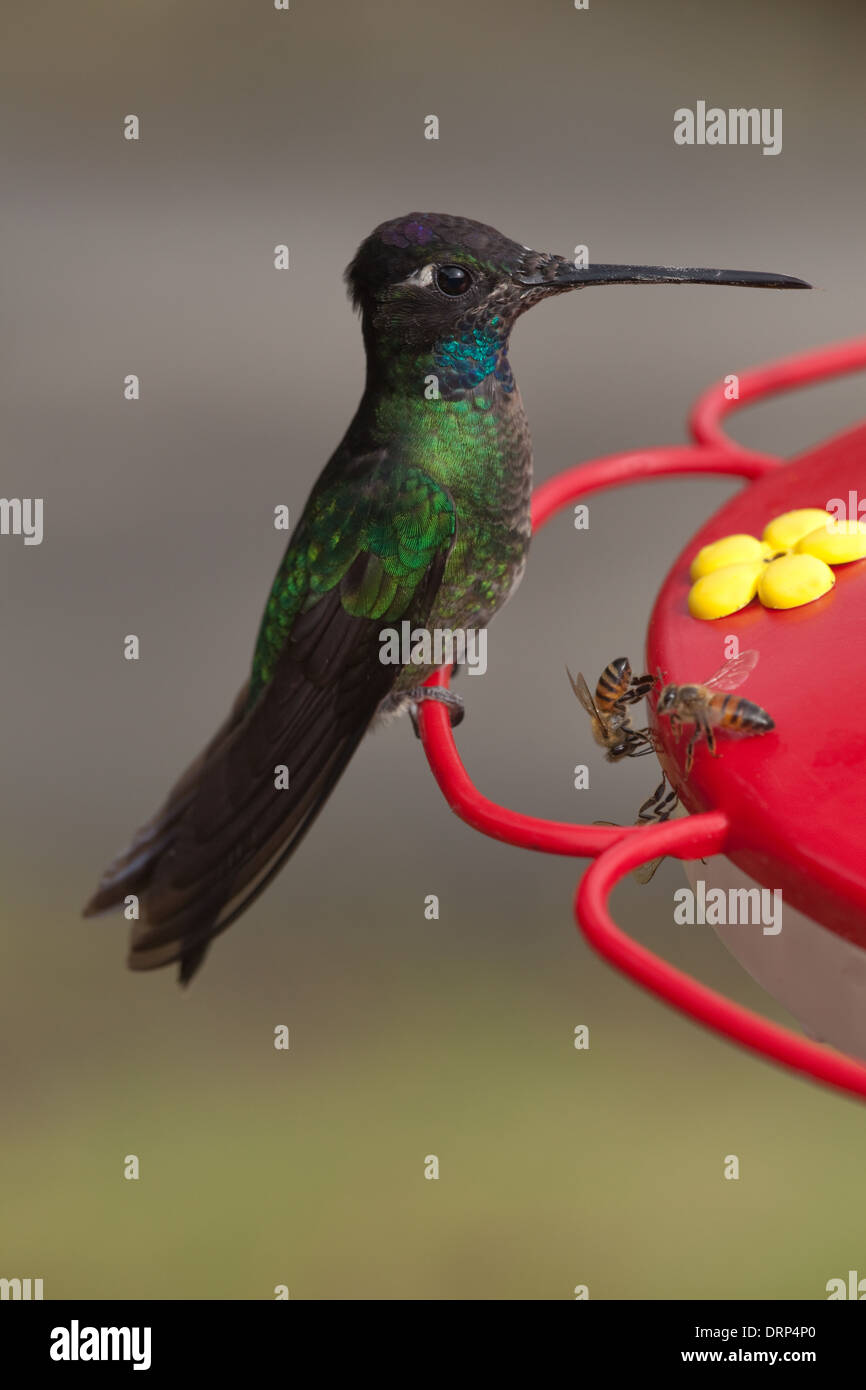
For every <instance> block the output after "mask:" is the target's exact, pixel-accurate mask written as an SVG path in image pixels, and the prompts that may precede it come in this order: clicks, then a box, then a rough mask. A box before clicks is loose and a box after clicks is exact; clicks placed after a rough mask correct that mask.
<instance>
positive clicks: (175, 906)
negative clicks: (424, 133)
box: [85, 213, 807, 983]
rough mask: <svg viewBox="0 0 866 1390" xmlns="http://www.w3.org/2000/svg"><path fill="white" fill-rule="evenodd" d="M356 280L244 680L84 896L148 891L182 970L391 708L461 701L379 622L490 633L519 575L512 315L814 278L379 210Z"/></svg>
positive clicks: (116, 902)
mask: <svg viewBox="0 0 866 1390" xmlns="http://www.w3.org/2000/svg"><path fill="white" fill-rule="evenodd" d="M347 281H348V285H349V289H350V293H351V296H352V300H353V302H354V304H355V306H356V307H357V308H358V309H359V310H360V313H361V321H362V327H363V335H364V347H365V351H366V357H367V379H366V385H365V388H364V393H363V396H362V399H361V403H360V405H359V407H358V410H357V413H356V414H355V417H354V419H353V420H352V422H351V424H350V425H349V428H348V430H347V431H346V434H345V436H344V438H343V440H342V442H341V443H340V444H339V445H338V447H337V450H336V452H335V453H334V455H333V456H332V458H331V460H330V461H329V463H328V464H327V466H326V467H325V469H324V471H323V472H322V474H321V476H320V478H319V480H318V482H317V483H316V485H315V487H314V488H313V491H312V494H311V496H310V498H309V501H308V502H307V505H306V507H305V509H304V512H303V515H302V516H301V519H300V521H299V523H298V525H297V527H296V529H295V531H294V534H293V535H292V537H291V539H290V541H289V544H288V548H287V550H286V554H285V557H284V559H283V562H282V564H281V565H280V568H279V570H278V572H277V575H276V578H275V580H274V584H273V587H272V589H271V593H270V597H269V598H268V601H267V604H266V607H265V613H264V617H263V619H262V623H261V628H260V630H259V635H258V641H257V643H256V647H255V651H254V654H253V660H252V670H251V673H250V676H249V679H248V681H247V683H246V684H245V685H244V687H243V689H242V690H241V692H240V695H239V696H238V698H237V701H236V702H235V705H234V707H233V709H232V711H231V713H230V715H229V717H228V719H227V720H226V722H225V724H224V725H223V726H222V728H220V729H219V731H218V732H217V734H216V735H215V737H214V738H213V739H212V740H211V742H210V743H209V744H208V745H207V747H206V748H205V750H204V752H203V753H202V754H201V755H200V757H199V758H197V759H196V761H195V762H194V763H193V764H192V765H191V767H190V768H189V769H188V770H187V772H186V773H185V774H184V776H183V777H182V778H181V779H180V781H179V782H178V783H177V785H176V786H175V787H174V789H173V790H172V792H171V793H170V795H169V797H168V799H167V801H166V803H165V805H164V806H163V807H162V809H161V810H160V811H159V812H158V814H157V815H156V816H155V817H154V819H153V820H152V821H150V822H149V823H148V824H147V825H146V826H144V828H143V829H142V830H140V831H139V833H138V834H137V835H136V836H135V838H134V840H133V841H132V844H131V845H130V846H129V848H128V849H127V850H126V851H125V852H124V853H123V854H121V855H120V857H119V858H117V859H116V860H115V861H114V863H112V864H111V865H110V867H109V868H108V869H107V870H106V872H105V874H104V875H103V877H102V880H101V882H100V884H99V887H98V889H97V891H96V893H95V895H94V896H93V898H92V899H91V901H90V902H89V903H88V905H87V907H86V908H85V914H86V915H92V914H95V913H98V912H102V911H104V910H106V909H109V908H112V907H118V906H121V905H123V903H124V901H125V899H126V898H127V897H128V896H129V895H135V896H136V897H137V898H138V900H139V911H140V916H139V919H138V920H137V921H136V922H135V924H134V926H133V930H132V940H131V946H130V954H129V964H130V966H131V967H132V968H133V969H136V970H149V969H153V968H155V967H158V966H162V965H167V964H169V963H171V962H173V961H178V962H179V963H180V979H181V981H182V982H183V983H186V982H187V981H189V980H190V979H191V977H192V975H193V974H194V973H195V971H196V969H197V968H198V966H199V965H200V964H201V961H202V958H203V957H204V955H205V952H206V951H207V948H208V945H209V943H210V942H211V941H212V939H213V938H214V937H215V936H216V935H217V934H218V933H219V932H221V931H223V930H224V929H225V928H226V927H227V926H229V924H230V923H231V922H233V921H234V920H235V919H236V918H237V917H238V916H239V915H240V914H241V913H242V912H243V911H244V910H245V909H246V908H247V907H248V906H249V905H250V903H251V902H252V901H253V900H254V898H255V897H256V896H257V895H258V894H259V893H260V892H261V891H262V889H263V888H264V887H265V885H266V884H267V883H268V882H269V881H270V880H271V879H272V878H273V876H274V875H275V873H276V872H277V871H278V869H279V868H280V867H281V865H282V864H283V863H285V861H286V859H287V858H288V857H289V855H290V854H291V853H292V851H293V850H294V849H295V848H296V847H297V845H298V843H299V841H300V840H301V837H302V836H303V835H304V833H305V832H306V831H307V830H308V828H309V827H310V825H311V824H312V822H313V820H314V819H315V817H316V815H317V814H318V812H319V811H320V810H321V808H322V806H323V805H324V803H325V801H326V799H327V797H328V796H329V795H330V793H331V791H332V789H333V787H334V785H335V784H336V782H337V780H338V779H339V777H340V775H341V774H342V772H343V770H344V768H345V767H346V764H347V763H348V761H349V759H350V758H351V756H352V754H353V752H354V751H355V748H356V747H357V745H358V743H359V741H360V740H361V738H362V737H363V735H364V733H365V731H366V729H367V728H368V726H369V725H370V723H371V722H372V721H373V720H374V719H375V718H376V717H377V716H378V715H382V714H388V713H392V712H397V711H399V710H401V709H403V708H405V707H407V706H414V705H417V702H418V701H420V700H424V699H444V700H445V701H446V702H447V703H448V704H449V705H450V706H451V710H452V718H455V717H456V716H457V714H458V713H459V703H460V702H459V698H458V697H456V696H455V695H454V694H453V693H452V692H449V691H444V690H435V689H422V688H421V683H422V682H423V681H424V680H425V679H426V677H427V676H428V675H430V673H431V669H432V668H431V667H430V666H424V665H411V664H407V665H403V666H400V665H393V664H386V663H384V662H383V661H382V660H380V655H381V641H380V634H381V630H382V628H383V627H386V626H391V625H393V624H394V623H395V622H403V621H408V622H410V623H411V624H412V625H413V627H422V628H425V629H427V630H428V631H432V630H441V629H449V630H454V629H463V630H467V629H479V628H482V627H484V626H485V625H486V624H487V623H488V622H489V620H490V619H491V618H492V617H493V615H494V613H496V611H497V610H498V609H499V608H500V607H501V606H502V604H503V603H504V602H505V601H506V599H507V598H508V596H509V595H510V594H511V593H512V592H513V591H514V588H515V587H516V585H517V584H518V582H519V580H520V578H521V575H522V574H523V570H524V566H525V564H526V553H527V547H528V545H529V536H530V514H529V505H530V490H531V481H532V453H531V446H530V439H529V428H528V426H527V421H526V416H525V414H524V410H523V405H522V402H521V399H520V393H519V391H518V390H517V387H516V385H515V382H514V377H513V376H512V373H511V367H510V364H509V360H508V345H509V337H510V334H511V330H512V328H513V327H514V324H515V322H516V320H517V319H518V318H519V317H520V315H521V314H523V313H525V311H526V310H527V309H530V308H532V306H533V305H535V304H538V303H540V302H541V301H542V300H544V299H549V298H551V297H552V296H553V295H557V294H564V293H565V292H566V291H568V290H575V289H581V288H584V287H585V286H588V285H611V284H629V285H641V284H708V285H744V286H754V287H764V288H775V289H792V288H794V289H798V288H807V287H806V286H805V285H804V282H803V281H802V280H796V279H792V278H790V277H788V276H784V275H774V274H764V273H760V272H753V271H733V270H699V269H688V268H686V269H680V268H667V267H655V266H631V265H593V266H589V267H577V266H575V264H574V263H572V262H571V261H569V260H566V259H564V258H563V257H562V256H556V255H547V254H544V253H540V252H537V251H532V250H530V249H529V248H528V247H526V246H522V245H520V244H519V243H518V242H516V241H511V240H510V239H509V238H508V237H505V236H502V235H501V233H499V232H497V231H495V230H494V229H493V228H492V227H488V226H485V225H484V224H483V223H480V222H473V221H470V220H469V219H467V218H463V217H449V216H444V215H441V214H435V213H410V214H408V215H407V216H405V217H400V218H397V219H395V220H393V221H391V222H384V223H382V225H381V226H379V227H377V228H376V230H375V231H374V232H373V233H372V234H371V235H370V236H369V237H368V238H367V239H366V241H364V242H363V243H362V245H361V247H360V249H359V250H358V253H357V255H356V256H355V259H354V260H353V261H352V263H351V265H350V266H349V269H348V271H347ZM431 379H433V385H434V389H433V390H431V389H430V386H431ZM278 768H285V769H287V771H288V777H287V778H285V777H283V778H280V777H275V769H278ZM286 781H287V783H288V785H285V783H286Z"/></svg>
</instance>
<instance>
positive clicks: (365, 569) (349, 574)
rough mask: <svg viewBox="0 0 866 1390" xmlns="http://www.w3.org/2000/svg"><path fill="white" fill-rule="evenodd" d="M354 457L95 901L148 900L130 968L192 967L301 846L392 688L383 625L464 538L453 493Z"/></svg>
mask: <svg viewBox="0 0 866 1390" xmlns="http://www.w3.org/2000/svg"><path fill="white" fill-rule="evenodd" d="M338 457H339V456H338ZM350 466H351V474H352V475H351V476H350V477H349V478H348V479H347V476H346V464H345V461H344V466H343V468H342V470H341V469H338V468H335V467H333V466H332V465H329V467H328V468H327V469H326V470H325V472H324V474H323V475H322V478H321V479H320V482H319V484H318V485H317V487H316V489H315V490H314V492H313V495H312V496H311V498H310V501H309V503H308V504H307V508H306V510H305V512H304V515H303V517H302V518H301V521H300V523H299V525H298V528H297V530H296V532H295V534H294V535H293V537H292V539H291V540H290V542H289V546H288V548H287V551H286V555H285V557H284V559H283V563H282V565H281V566H280V569H279V571H278V573H277V576H276V579H275V581H274V585H273V588H272V590H271V594H270V597H269V599H268V603H267V606H266V609H265V614H264V618H263V620H262V625H261V630H260V633H259V639H258V642H257V645H256V650H255V655H254V658H253V670H252V675H251V677H250V680H249V681H248V683H247V685H246V686H245V687H244V688H243V690H242V691H241V693H240V695H239V696H238V698H237V700H236V702H235V705H234V707H233V709H232V711H231V713H230V715H229V717H228V719H227V721H226V722H225V724H224V725H223V726H222V728H221V729H220V730H219V731H218V732H217V734H216V736H215V737H214V738H213V739H212V740H211V742H210V743H209V744H208V745H207V747H206V748H205V750H204V752H203V753H202V754H201V755H200V756H199V757H198V758H197V759H196V761H195V762H194V763H193V764H192V765H191V766H190V768H189V769H188V770H187V771H186V772H185V773H184V775H183V777H182V778H181V779H180V781H179V782H178V783H177V785H176V786H175V787H174V789H173V790H172V792H171V793H170V795H169V797H168V799H167V801H166V803H165V805H164V806H163V808H162V810H161V811H160V812H159V813H158V814H157V816H156V817H155V818H154V819H153V820H152V821H151V822H150V823H149V824H148V825H146V826H145V827H144V828H143V829H142V830H140V831H139V833H138V834H137V835H136V837H135V839H134V840H133V842H132V844H131V845H130V847H129V848H128V849H127V850H126V851H125V853H124V854H122V855H120V857H119V858H118V859H117V860H115V862H114V863H113V864H112V865H111V866H110V867H109V868H108V870H107V871H106V873H105V874H104V875H103V878H102V880H101V882H100V885H99V888H98V889H97V892H96V894H95V895H94V897H93V898H92V900H91V901H90V902H89V903H88V905H87V907H86V908H85V915H86V916H90V915H93V914H95V913H98V912H102V911H105V910H106V909H108V908H111V907H117V906H120V905H122V904H123V903H124V901H125V899H126V898H127V897H128V896H129V895H130V894H134V895H136V896H137V897H138V899H139V918H138V920H137V921H135V923H134V926H133V931H132V940H131V945H130V954H129V964H130V966H131V967H132V969H135V970H150V969H155V968H156V967H158V966H162V965H167V964H169V963H171V962H172V961H175V960H179V961H180V962H181V969H180V978H181V981H182V982H184V983H185V982H186V981H188V980H189V979H190V978H191V977H192V975H193V973H194V972H195V970H196V969H197V967H198V965H199V964H200V963H201V960H202V958H203V956H204V954H205V952H206V950H207V947H208V944H209V942H210V941H211V940H212V939H213V937H214V936H216V935H217V934H218V933H219V932H221V931H224V930H225V928H226V927H227V926H229V925H230V923H231V922H233V921H234V920H235V918H237V917H238V916H240V914H241V913H242V912H243V911H244V910H245V908H247V907H248V906H249V904H250V903H251V902H252V901H253V899H254V898H255V897H257V895H258V894H259V893H260V892H261V891H262V889H263V888H264V887H265V886H266V884H267V883H269V882H270V880H271V879H272V878H273V876H274V874H275V873H276V872H277V871H278V869H279V868H280V867H281V866H282V864H283V863H284V862H285V860H286V859H287V858H288V856H289V855H290V854H291V853H292V851H293V850H294V849H295V847H296V846H297V844H298V843H299V841H300V839H301V837H302V836H303V834H304V832H305V831H306V830H307V829H308V828H309V826H310V825H311V823H312V821H313V820H314V818H315V816H316V815H317V814H318V812H319V811H320V810H321V808H322V806H323V805H324V803H325V801H326V799H327V797H328V795H329V793H330V792H331V790H332V789H333V787H334V784H335V783H336V782H337V780H338V778H339V777H340V775H341V773H342V772H343V770H344V768H345V766H346V764H347V763H348V761H349V759H350V758H351V756H352V754H353V752H354V751H355V748H356V747H357V745H358V743H359V742H360V740H361V738H362V737H363V735H364V732H365V731H366V729H367V726H368V725H369V723H370V721H371V719H372V717H373V715H374V714H375V712H376V709H377V707H378V705H379V703H380V702H381V700H382V699H383V698H384V697H385V695H387V693H388V691H389V690H390V689H391V687H392V686H393V684H394V682H395V680H396V678H397V676H398V674H399V672H400V670H401V667H400V666H399V665H393V664H390V665H386V664H383V662H382V661H381V660H380V653H381V651H382V642H381V637H380V633H381V630H382V628H383V627H388V626H392V625H393V624H394V623H397V622H400V621H402V620H405V619H408V620H409V621H410V622H411V623H412V624H413V625H423V624H424V623H425V622H426V620H427V618H428V616H429V614H430V611H431V608H432V606H433V602H434V600H435V596H436V593H437V591H438V589H439V586H440V584H441V581H442V575H443V572H444V569H445V563H446V560H447V558H448V554H449V551H450V549H451V546H452V544H453V542H454V537H455V534H456V514H455V510H454V505H453V502H452V500H451V497H450V495H449V493H448V492H447V490H446V489H445V488H443V487H441V486H440V485H439V484H438V483H436V482H435V481H434V480H433V479H432V478H430V477H429V475H427V474H426V473H424V472H423V471H422V470H420V469H418V468H416V467H410V466H396V467H395V465H394V464H392V463H390V462H389V461H388V460H387V457H386V455H385V453H384V451H380V452H378V453H376V454H373V455H368V456H365V458H363V459H355V460H352V461H351V465H350ZM286 782H287V783H288V785H287V786H286V785H285V783H286Z"/></svg>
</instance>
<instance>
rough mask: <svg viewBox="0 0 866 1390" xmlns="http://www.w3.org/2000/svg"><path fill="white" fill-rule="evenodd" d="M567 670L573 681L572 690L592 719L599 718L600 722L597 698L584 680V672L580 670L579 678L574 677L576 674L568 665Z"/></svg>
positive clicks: (569, 677)
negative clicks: (573, 673)
mask: <svg viewBox="0 0 866 1390" xmlns="http://www.w3.org/2000/svg"><path fill="white" fill-rule="evenodd" d="M565 672H566V675H567V676H568V679H569V680H570V681H571V688H572V690H573V691H574V693H575V695H576V696H577V698H578V700H579V701H580V703H581V704H582V705H583V708H584V709H585V710H586V712H587V714H588V715H589V717H590V719H597V720H598V721H599V723H600V722H601V715H600V714H599V712H598V706H597V705H596V703H595V700H594V699H593V698H592V694H591V693H590V689H589V686H588V685H587V683H586V681H585V680H584V678H583V674H582V672H580V671H578V673H577V680H575V679H574V676H573V675H572V674H571V672H570V671H569V669H568V667H567V666H566V668H565Z"/></svg>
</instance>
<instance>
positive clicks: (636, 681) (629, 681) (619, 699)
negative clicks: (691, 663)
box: [566, 656, 656, 763]
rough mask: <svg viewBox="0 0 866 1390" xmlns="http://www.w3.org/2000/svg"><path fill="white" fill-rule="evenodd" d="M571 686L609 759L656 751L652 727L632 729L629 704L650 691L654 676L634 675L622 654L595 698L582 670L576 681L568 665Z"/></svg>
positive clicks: (604, 673) (601, 679)
mask: <svg viewBox="0 0 866 1390" xmlns="http://www.w3.org/2000/svg"><path fill="white" fill-rule="evenodd" d="M566 672H567V674H568V679H569V681H570V682H571V688H572V690H573V691H574V693H575V695H576V696H577V698H578V700H579V701H580V703H581V704H582V705H583V708H584V709H585V710H586V712H587V714H588V715H589V717H590V721H591V723H592V733H593V738H594V739H595V741H596V743H597V744H599V745H600V746H601V747H602V748H604V749H605V757H606V758H607V760H608V762H611V763H615V762H619V760H620V759H621V758H640V757H642V756H643V755H644V754H645V753H652V752H654V750H655V742H654V739H653V735H652V732H651V730H649V729H633V728H632V726H631V723H630V722H629V714H628V709H627V706H628V705H633V704H636V703H637V701H638V700H642V699H643V698H644V696H645V695H647V694H649V692H650V690H652V688H653V686H654V685H655V684H656V677H655V676H649V675H646V676H633V675H632V671H631V665H630V664H629V661H628V658H627V657H624V656H619V657H617V658H616V660H615V661H611V662H610V664H609V665H608V666H605V668H604V670H603V671H602V673H601V676H600V677H599V681H598V685H597V686H596V688H595V699H593V697H592V695H591V694H590V690H589V686H588V685H587V683H586V681H585V680H584V678H583V675H582V674H581V672H580V671H578V673H577V679H576V680H575V678H574V676H572V674H571V672H570V671H569V670H568V667H566Z"/></svg>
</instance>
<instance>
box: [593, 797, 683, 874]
mask: <svg viewBox="0 0 866 1390" xmlns="http://www.w3.org/2000/svg"><path fill="white" fill-rule="evenodd" d="M678 804H679V796H678V795H677V793H676V791H675V790H674V788H673V787H668V785H667V779H666V778H665V776H664V774H662V780H661V781H660V782H659V784H658V786H657V787H656V789H655V791H654V792H653V793H652V795H651V796H648V797H647V799H646V801H645V802H644V803H643V805H642V806H641V807H640V808H639V810H638V813H637V820H636V821H635V825H661V823H662V821H666V820H670V818H671V816H672V815H673V813H674V811H675V810H676V809H677V806H678ZM595 824H596V825H616V824H617V822H616V821H610V820H598V821H596V822H595ZM663 858H664V855H663V854H661V855H659V856H658V858H657V859H650V860H649V861H648V863H646V864H639V865H638V866H637V868H636V869H632V874H633V876H634V877H635V878H636V879H637V881H638V883H649V881H650V879H651V878H652V876H653V874H654V873H655V871H656V869H657V868H658V866H659V864H660V863H661V862H662V859H663Z"/></svg>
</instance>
